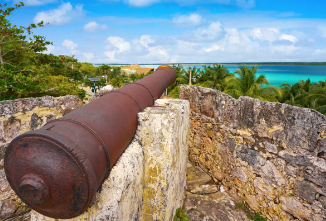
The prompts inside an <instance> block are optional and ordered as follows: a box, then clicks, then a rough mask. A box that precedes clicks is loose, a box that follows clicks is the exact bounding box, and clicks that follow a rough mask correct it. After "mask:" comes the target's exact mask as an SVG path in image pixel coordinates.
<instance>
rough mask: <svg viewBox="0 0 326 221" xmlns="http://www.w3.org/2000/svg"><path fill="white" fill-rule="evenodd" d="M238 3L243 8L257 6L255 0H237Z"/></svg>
mask: <svg viewBox="0 0 326 221" xmlns="http://www.w3.org/2000/svg"><path fill="white" fill-rule="evenodd" d="M236 4H237V6H239V7H241V8H253V7H255V6H256V4H255V1H254V0H237V1H236Z"/></svg>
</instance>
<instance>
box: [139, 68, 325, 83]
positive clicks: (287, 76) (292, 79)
mask: <svg viewBox="0 0 326 221" xmlns="http://www.w3.org/2000/svg"><path fill="white" fill-rule="evenodd" d="M181 65H182V64H181ZM205 65H206V66H208V65H212V64H205ZM141 66H142V67H153V68H154V69H156V68H157V67H159V66H160V65H159V64H155V65H151V64H146V65H143V64H142V65H141ZM182 66H183V67H184V68H185V69H188V68H192V67H197V68H200V69H203V65H202V64H184V65H182ZM225 66H226V67H227V68H228V70H229V71H230V72H232V73H234V72H235V71H236V70H237V68H238V67H239V65H225ZM248 66H250V65H248ZM258 66H259V68H258V71H257V76H259V75H261V74H263V75H265V76H266V78H267V80H268V81H269V85H270V86H278V87H279V86H281V84H283V83H288V84H290V85H293V84H295V83H297V82H298V81H300V80H306V79H308V78H309V79H310V81H311V82H312V83H316V82H318V81H325V80H326V66H317V65H316V66H315V65H258Z"/></svg>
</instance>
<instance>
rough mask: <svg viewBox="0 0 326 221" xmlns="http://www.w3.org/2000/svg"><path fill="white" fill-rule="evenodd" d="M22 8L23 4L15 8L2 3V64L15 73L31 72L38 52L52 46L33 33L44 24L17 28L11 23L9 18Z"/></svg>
mask: <svg viewBox="0 0 326 221" xmlns="http://www.w3.org/2000/svg"><path fill="white" fill-rule="evenodd" d="M22 6H24V3H23V2H20V3H19V4H15V6H14V7H7V4H1V3H0V64H1V65H2V66H3V67H4V68H5V69H6V70H12V71H14V72H19V71H30V69H31V65H32V64H33V63H34V61H35V59H36V58H37V54H36V52H41V51H44V50H46V46H47V45H49V44H52V43H51V42H49V41H46V40H45V37H43V36H40V35H34V34H33V32H32V29H34V28H37V27H43V22H40V23H37V24H34V23H32V24H30V25H29V26H28V27H23V26H20V27H17V26H16V25H13V24H12V23H10V21H9V20H8V17H9V16H11V15H12V14H13V12H14V11H15V10H16V9H18V8H20V7H22Z"/></svg>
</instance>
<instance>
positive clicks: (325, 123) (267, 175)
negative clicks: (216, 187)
mask: <svg viewBox="0 0 326 221" xmlns="http://www.w3.org/2000/svg"><path fill="white" fill-rule="evenodd" d="M180 97H181V98H182V99H186V100H189V101H190V108H191V114H190V119H191V123H190V135H189V136H190V140H189V159H190V160H191V161H192V162H194V163H197V164H200V165H201V166H202V167H203V168H206V170H207V171H208V172H209V173H210V174H211V175H212V176H213V177H214V178H215V179H216V180H218V181H219V182H220V183H221V184H222V185H223V187H224V189H226V190H227V191H228V193H229V194H231V195H232V196H233V197H234V198H236V199H237V200H238V203H241V202H246V203H247V204H248V205H249V206H250V208H252V209H253V210H254V211H256V212H259V213H261V214H262V215H263V216H265V217H267V218H268V219H269V220H318V221H319V220H320V221H322V220H325V219H326V213H325V212H326V183H325V181H326V161H325V159H326V117H325V116H324V115H322V114H320V113H318V112H316V111H314V110H311V109H305V108H299V107H294V106H291V105H287V104H280V103H271V102H263V101H261V100H258V99H253V98H249V97H240V98H239V99H238V100H235V99H233V98H232V97H230V96H228V95H226V94H223V93H221V92H219V91H216V90H213V89H207V88H202V87H197V86H186V85H182V86H181V96H180Z"/></svg>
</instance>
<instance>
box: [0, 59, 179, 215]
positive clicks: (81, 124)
mask: <svg viewBox="0 0 326 221" xmlns="http://www.w3.org/2000/svg"><path fill="white" fill-rule="evenodd" d="M175 79H176V73H175V71H174V69H173V68H171V67H170V66H167V65H162V66H160V67H159V68H158V69H157V70H156V71H155V72H154V73H153V74H151V75H149V76H147V77H145V78H143V79H141V80H139V81H137V82H135V83H130V84H127V85H126V86H124V87H122V88H120V89H117V90H114V91H111V92H109V93H107V94H105V95H103V96H102V97H101V98H99V99H97V100H95V101H93V102H91V103H89V104H87V105H85V106H83V107H81V108H79V109H77V110H75V111H73V112H71V113H69V114H67V115H65V116H64V117H62V118H60V119H57V120H53V121H51V122H49V123H47V124H46V125H45V126H44V127H43V128H41V129H39V130H35V131H30V132H27V133H24V134H22V135H20V136H18V137H16V138H15V139H14V140H13V141H12V142H11V143H10V144H9V146H8V148H7V150H6V154H5V172H6V176H7V179H8V181H9V184H10V186H11V187H12V189H13V190H14V191H15V192H16V194H17V195H18V196H19V197H20V198H21V199H22V201H23V202H25V203H26V204H27V205H28V206H30V207H31V208H32V209H34V210H36V211H37V212H39V213H41V214H43V215H46V216H49V217H52V218H61V219H68V218H73V217H76V216H78V215H80V214H81V213H83V212H84V211H85V210H86V209H87V208H88V207H89V205H90V203H91V202H92V200H93V198H94V196H95V193H96V192H97V190H98V189H99V187H100V185H101V184H102V183H103V181H104V180H105V178H106V177H107V176H108V175H109V173H110V170H111V168H112V166H113V165H114V164H115V163H116V162H117V160H118V159H119V157H120V156H121V154H122V153H123V152H124V150H125V149H126V148H127V147H128V145H129V144H130V142H131V141H132V139H133V137H134V135H135V133H136V129H137V124H138V121H137V114H138V112H140V111H142V110H143V109H145V108H146V107H150V106H152V105H153V104H154V101H155V100H156V99H157V98H159V97H160V96H161V95H162V94H163V92H164V91H165V89H166V88H167V87H168V86H169V85H171V84H173V83H174V81H175Z"/></svg>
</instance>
